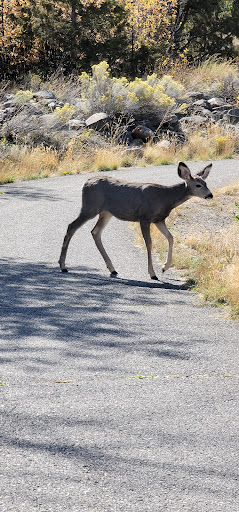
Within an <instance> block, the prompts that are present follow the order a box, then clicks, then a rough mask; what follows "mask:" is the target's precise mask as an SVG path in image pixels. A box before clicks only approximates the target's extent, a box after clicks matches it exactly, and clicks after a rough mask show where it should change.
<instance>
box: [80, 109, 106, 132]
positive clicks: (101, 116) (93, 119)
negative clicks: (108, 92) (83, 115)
mask: <svg viewBox="0 0 239 512" xmlns="http://www.w3.org/2000/svg"><path fill="white" fill-rule="evenodd" d="M108 119H109V116H108V114H106V113H105V112H98V113H97V114H93V115H92V116H90V117H88V119H86V122H85V124H86V126H88V127H89V128H94V129H96V130H101V129H102V128H103V127H104V126H105V125H106V123H107V121H108Z"/></svg>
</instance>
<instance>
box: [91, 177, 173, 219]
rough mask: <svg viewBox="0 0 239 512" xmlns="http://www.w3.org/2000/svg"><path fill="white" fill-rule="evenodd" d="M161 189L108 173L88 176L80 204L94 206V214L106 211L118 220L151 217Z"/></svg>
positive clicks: (161, 198)
mask: <svg viewBox="0 0 239 512" xmlns="http://www.w3.org/2000/svg"><path fill="white" fill-rule="evenodd" d="M163 195H164V192H163V189H162V188H161V187H160V185H154V184H150V183H130V182H126V181H121V180H117V179H114V178H108V177H100V178H98V177H96V178H95V177H94V178H90V179H89V180H88V181H87V182H86V183H85V185H84V187H83V207H84V208H88V209H89V208H94V209H95V210H96V214H97V213H100V212H101V211H104V210H105V211H109V212H110V213H111V214H112V215H114V216H115V217H117V218H119V219H122V220H129V221H138V220H140V219H141V218H144V217H147V218H149V219H150V218H153V216H154V214H155V208H156V209H157V211H160V203H161V202H162V201H163Z"/></svg>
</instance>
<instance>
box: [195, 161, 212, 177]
mask: <svg viewBox="0 0 239 512" xmlns="http://www.w3.org/2000/svg"><path fill="white" fill-rule="evenodd" d="M211 168H212V164H209V165H207V166H206V167H204V169H203V170H202V171H200V172H198V173H197V176H200V178H202V179H203V180H206V179H207V177H208V175H209V172H210V171H211Z"/></svg>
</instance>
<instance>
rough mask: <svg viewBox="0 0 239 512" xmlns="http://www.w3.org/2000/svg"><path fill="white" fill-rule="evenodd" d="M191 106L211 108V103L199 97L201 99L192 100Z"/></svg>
mask: <svg viewBox="0 0 239 512" xmlns="http://www.w3.org/2000/svg"><path fill="white" fill-rule="evenodd" d="M193 107H202V108H206V109H211V104H210V103H209V102H208V101H207V100H205V99H201V100H197V101H194V102H193Z"/></svg>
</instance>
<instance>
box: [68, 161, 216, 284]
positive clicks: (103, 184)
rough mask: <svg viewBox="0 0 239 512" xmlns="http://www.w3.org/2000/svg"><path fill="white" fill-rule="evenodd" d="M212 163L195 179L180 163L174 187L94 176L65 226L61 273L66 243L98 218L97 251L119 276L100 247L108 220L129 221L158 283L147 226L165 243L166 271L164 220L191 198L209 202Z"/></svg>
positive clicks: (170, 238)
mask: <svg viewBox="0 0 239 512" xmlns="http://www.w3.org/2000/svg"><path fill="white" fill-rule="evenodd" d="M211 167H212V164H211V163H210V164H209V165H207V166H206V167H205V168H204V169H203V170H202V171H200V172H198V173H197V175H196V176H192V175H191V172H190V169H189V168H188V166H187V165H186V164H185V163H183V162H179V164H178V175H179V177H180V178H181V179H182V180H183V183H179V184H176V185H173V186H165V185H159V184H154V183H131V182H127V181H121V180H118V179H115V178H111V177H105V176H100V177H98V176H97V177H93V178H90V179H88V180H87V181H86V182H85V184H84V186H83V189H82V207H81V211H80V214H79V216H78V217H77V218H76V219H75V220H74V221H73V222H72V223H71V224H69V226H68V229H67V232H66V235H65V238H64V241H63V245H62V250H61V255H60V259H59V265H60V268H61V270H62V272H68V270H67V268H66V266H65V260H66V253H67V249H68V245H69V242H70V240H71V238H72V236H73V235H74V233H75V232H76V231H77V229H79V228H80V227H81V226H83V224H85V223H86V222H87V221H88V220H90V219H93V218H94V217H96V215H98V216H99V217H98V220H97V222H96V224H95V226H94V227H93V229H92V231H91V234H92V236H93V239H94V242H95V244H96V247H97V249H98V250H99V252H100V254H101V256H102V258H103V259H104V261H105V264H106V267H107V268H108V270H109V272H110V276H111V277H115V276H117V275H118V272H117V271H116V270H115V267H114V265H113V263H112V261H111V259H110V258H109V256H108V254H107V252H106V251H105V249H104V246H103V244H102V240H101V235H102V231H103V229H104V228H105V227H106V225H107V224H108V222H109V221H110V219H111V217H112V216H114V217H116V218H117V219H120V220H124V221H131V222H139V223H140V227H141V231H142V235H143V238H144V242H145V245H146V249H147V256H148V273H149V276H150V278H151V279H154V280H158V277H157V275H156V273H155V271H154V268H153V262H152V240H151V235H150V225H151V224H155V226H156V227H157V228H158V230H159V231H160V232H161V233H162V234H163V235H164V236H165V237H166V239H167V241H168V254H167V260H166V262H165V263H164V265H163V267H162V271H163V272H165V271H166V270H168V269H169V267H170V266H171V264H172V250H173V236H172V234H171V233H170V231H169V230H168V228H167V226H166V224H165V219H166V218H167V217H168V216H169V214H170V212H171V211H172V210H173V208H176V207H177V206H179V205H181V204H182V203H184V202H185V201H187V200H188V199H190V198H191V197H199V198H203V199H212V197H213V195H212V193H211V191H210V190H209V189H208V187H207V184H206V182H205V180H206V179H207V177H208V175H209V172H210V170H211Z"/></svg>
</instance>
